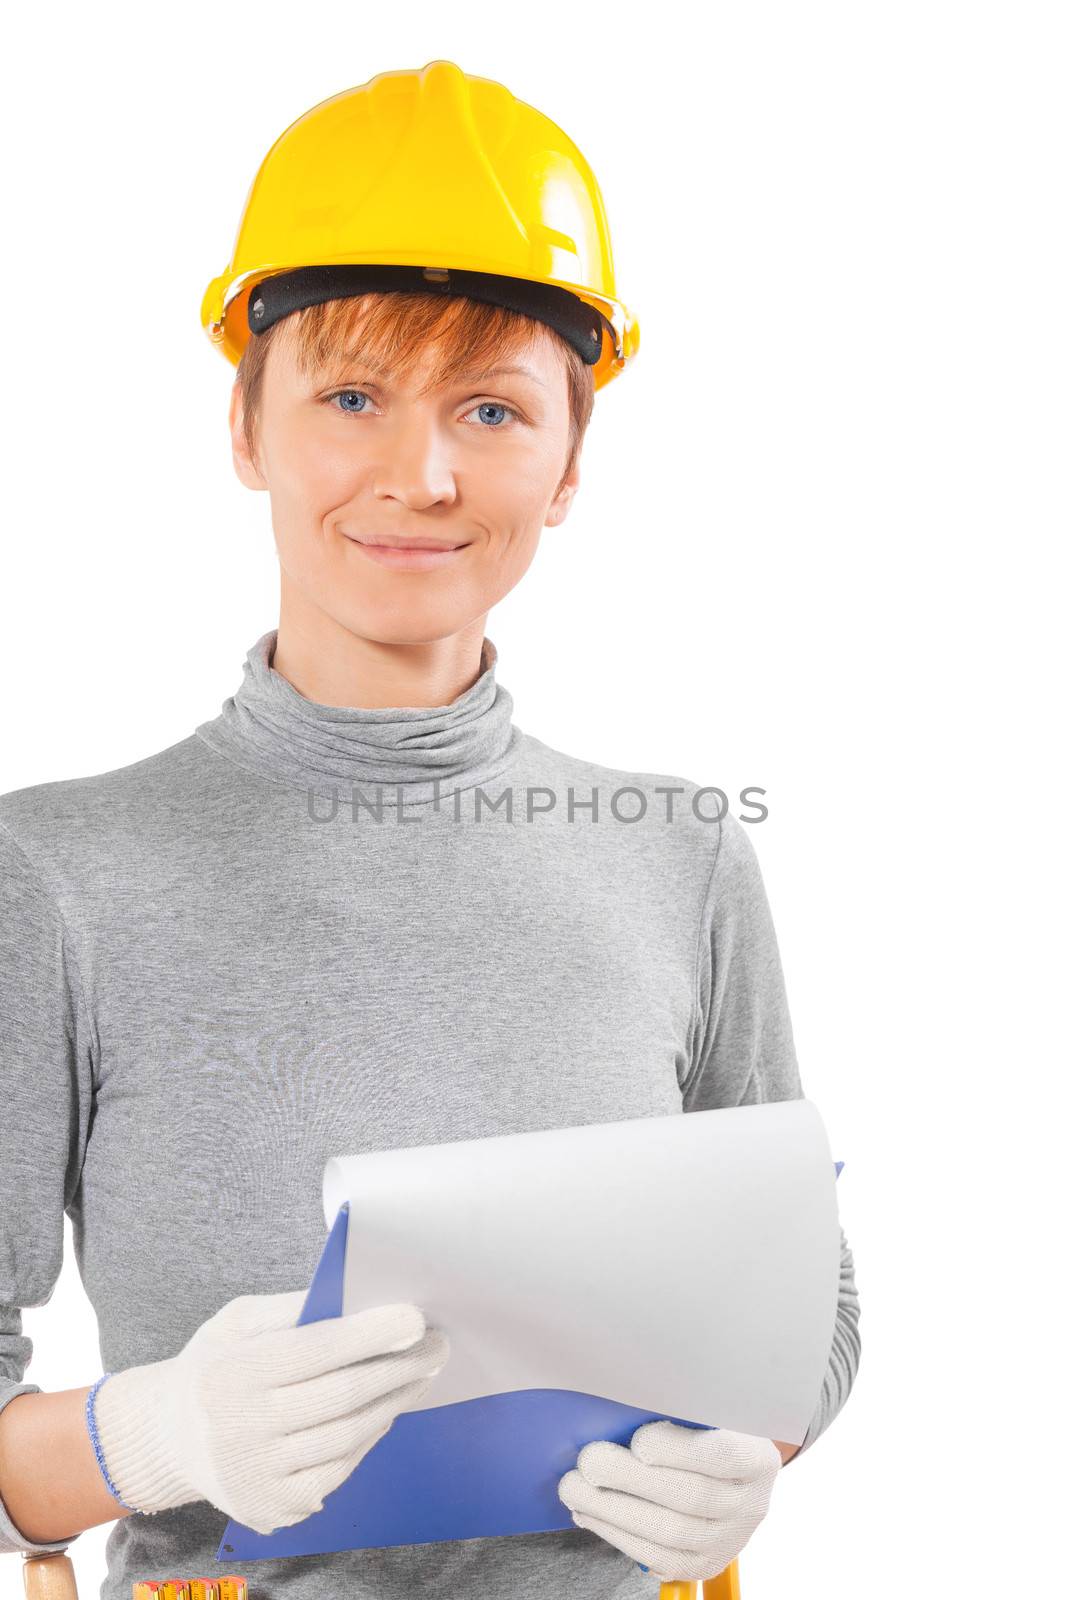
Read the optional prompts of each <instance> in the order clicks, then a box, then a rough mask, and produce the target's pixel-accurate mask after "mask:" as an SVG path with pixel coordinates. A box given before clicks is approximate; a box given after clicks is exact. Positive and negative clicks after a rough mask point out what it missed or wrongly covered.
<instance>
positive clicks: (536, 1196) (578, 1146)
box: [323, 1100, 840, 1444]
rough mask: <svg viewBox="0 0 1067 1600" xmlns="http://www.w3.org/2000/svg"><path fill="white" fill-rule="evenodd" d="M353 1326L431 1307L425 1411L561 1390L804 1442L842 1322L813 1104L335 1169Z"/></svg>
mask: <svg viewBox="0 0 1067 1600" xmlns="http://www.w3.org/2000/svg"><path fill="white" fill-rule="evenodd" d="M345 1201H348V1203H349V1208H350V1211H349V1224H348V1250H347V1255H346V1260H345V1284H344V1310H345V1313H346V1314H347V1313H350V1312H352V1311H359V1310H363V1309H365V1308H367V1307H370V1306H374V1305H384V1304H387V1303H390V1302H395V1301H401V1300H405V1301H412V1302H414V1304H416V1305H419V1306H421V1307H422V1309H423V1311H424V1312H425V1314H426V1320H427V1323H428V1325H430V1326H433V1327H440V1328H443V1329H444V1330H445V1331H446V1333H447V1334H448V1336H449V1340H450V1342H451V1347H452V1353H451V1356H450V1358H449V1360H448V1363H447V1364H446V1366H445V1368H444V1370H443V1371H442V1372H441V1373H440V1374H439V1375H438V1377H436V1378H435V1379H434V1381H433V1384H432V1385H431V1388H430V1390H429V1391H428V1393H427V1394H426V1396H425V1397H424V1398H423V1399H422V1400H421V1401H420V1402H419V1407H420V1410H425V1409H429V1408H430V1407H433V1406H443V1405H451V1404H453V1403H455V1402H456V1401H461V1400H470V1399H474V1398H477V1397H479V1396H482V1395H492V1394H501V1393H505V1392H509V1391H512V1390H517V1389H570V1390H574V1391H577V1392H579V1393H583V1394H592V1395H600V1396H604V1397H606V1398H608V1399H612V1400H617V1401H621V1402H622V1403H623V1404H627V1405H631V1406H635V1407H639V1408H642V1409H647V1410H654V1411H659V1412H662V1413H663V1414H665V1415H667V1414H669V1415H671V1416H675V1417H680V1418H685V1419H687V1420H688V1421H691V1422H698V1423H703V1424H704V1425H714V1426H717V1427H723V1428H735V1429H739V1430H740V1431H741V1432H744V1433H752V1434H758V1435H760V1436H762V1437H765V1438H772V1439H780V1440H782V1441H783V1442H785V1443H790V1444H799V1443H801V1441H802V1440H803V1437H804V1433H805V1431H806V1429H807V1426H808V1423H809V1422H810V1420H811V1418H812V1416H813V1414H814V1412H815V1409H816V1406H817V1404H818V1400H819V1392H820V1389H821V1385H822V1381H823V1378H824V1376H825V1373H826V1368H827V1363H828V1361H829V1356H830V1346H831V1342H832V1338H833V1331H834V1324H835V1319H836V1310H837V1292H838V1271H839V1263H840V1237H839V1223H838V1213H837V1195H836V1184H835V1174H834V1165H833V1160H832V1158H831V1154H830V1147H829V1144H828V1142H827V1138H826V1133H825V1130H824V1127H823V1123H822V1119H821V1118H820V1116H819V1113H818V1111H817V1110H816V1108H815V1106H814V1105H813V1104H812V1102H811V1101H810V1100H786V1101H776V1102H774V1103H771V1104H768V1105H758V1106H738V1107H730V1108H728V1109H725V1110H719V1111H696V1112H689V1113H685V1114H678V1115H675V1116H665V1117H643V1118H632V1119H629V1120H627V1121H624V1122H610V1123H592V1124H587V1125H584V1126H580V1127H574V1128H555V1129H548V1130H545V1131H540V1132H536V1133H518V1134H511V1135H507V1136H503V1137H495V1138H489V1139H468V1140H458V1141H455V1142H452V1143H448V1144H437V1145H418V1146H415V1147H413V1148H411V1149H405V1150H386V1151H372V1152H368V1153H365V1154H361V1155H352V1156H341V1157H334V1158H332V1159H331V1160H330V1161H329V1162H328V1163H327V1166H326V1170H325V1173H324V1176H323V1207H324V1210H325V1214H326V1221H327V1224H328V1225H332V1223H333V1220H334V1218H335V1217H336V1215H337V1211H338V1209H339V1208H340V1206H341V1205H342V1204H343V1203H344V1202H345Z"/></svg>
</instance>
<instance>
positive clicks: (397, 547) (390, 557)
mask: <svg viewBox="0 0 1067 1600" xmlns="http://www.w3.org/2000/svg"><path fill="white" fill-rule="evenodd" d="M345 538H346V539H348V540H349V543H350V544H353V545H355V547H356V549H357V550H359V551H361V552H362V554H363V556H364V557H365V558H366V559H367V560H368V561H374V562H376V563H377V565H378V566H380V567H389V568H391V569H392V570H393V571H394V572H429V571H432V569H433V568H435V567H443V566H448V565H449V564H450V563H453V562H456V561H459V560H460V559H461V558H462V555H463V551H464V550H466V549H467V548H468V546H467V545H465V544H457V545H449V544H442V543H440V542H438V541H432V542H430V543H427V544H418V543H416V542H414V541H412V542H409V543H407V544H403V543H397V544H373V543H371V542H370V541H369V540H368V541H365V540H363V539H352V538H349V535H348V534H346V535H345Z"/></svg>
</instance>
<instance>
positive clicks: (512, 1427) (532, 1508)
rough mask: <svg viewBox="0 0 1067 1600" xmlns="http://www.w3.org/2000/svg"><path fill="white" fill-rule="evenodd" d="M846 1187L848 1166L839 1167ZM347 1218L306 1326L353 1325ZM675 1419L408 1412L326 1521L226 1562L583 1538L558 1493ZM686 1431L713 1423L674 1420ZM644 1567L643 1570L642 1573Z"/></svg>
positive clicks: (592, 1411) (502, 1401)
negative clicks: (597, 1462) (603, 1443)
mask: <svg viewBox="0 0 1067 1600" xmlns="http://www.w3.org/2000/svg"><path fill="white" fill-rule="evenodd" d="M834 1166H835V1168H836V1175H837V1176H838V1177H839V1176H840V1174H841V1169H842V1167H843V1166H844V1162H843V1161H835V1162H834ZM347 1237H348V1206H347V1204H345V1205H342V1207H341V1208H340V1210H339V1211H338V1213H337V1216H336V1218H335V1219H334V1224H333V1227H332V1228H331V1230H330V1233H329V1236H328V1238H327V1240H326V1244H325V1246H324V1248H323V1252H322V1255H321V1257H320V1258H319V1264H318V1266H317V1267H316V1269H315V1276H314V1278H313V1279H312V1282H311V1287H310V1289H309V1290H308V1295H307V1299H306V1300H305V1302H304V1307H303V1310H302V1311H301V1313H300V1318H299V1321H298V1323H297V1326H298V1327H302V1326H303V1325H304V1324H305V1323H308V1322H320V1321H322V1320H323V1319H324V1318H326V1317H339V1316H341V1315H343V1290H344V1264H345V1244H346V1240H347ZM662 1416H664V1413H663V1412H661V1411H642V1410H639V1409H637V1408H635V1407H634V1406H627V1405H623V1404H621V1403H620V1402H618V1401H616V1400H606V1399H604V1398H603V1397H602V1396H600V1395H593V1394H578V1393H575V1391H574V1390H571V1389H521V1390H516V1391H513V1392H511V1393H508V1394H495V1395H484V1396H481V1397H480V1398H478V1399H476V1400H464V1401H460V1402H458V1403H457V1404H455V1405H446V1406H434V1407H431V1408H430V1409H429V1410H427V1411H403V1412H401V1413H400V1414H399V1416H397V1418H396V1419H395V1421H394V1423H393V1425H392V1427H391V1428H390V1429H389V1432H388V1433H387V1434H385V1435H384V1437H383V1438H381V1439H379V1441H378V1443H377V1444H376V1445H374V1446H373V1448H372V1449H371V1450H370V1451H369V1452H368V1453H367V1455H365V1456H364V1457H363V1459H362V1461H360V1462H359V1464H358V1465H357V1466H356V1467H355V1468H354V1469H353V1471H352V1473H351V1475H350V1476H349V1477H348V1478H346V1479H345V1481H344V1483H342V1484H339V1485H338V1487H337V1488H336V1489H335V1490H334V1491H333V1492H332V1494H329V1495H327V1497H326V1499H325V1500H324V1502H323V1505H322V1509H321V1511H316V1512H315V1513H314V1514H313V1515H312V1516H310V1517H306V1518H305V1519H304V1521H303V1522H298V1523H295V1524H294V1525H293V1526H292V1527H288V1528H278V1529H276V1530H275V1532H273V1533H269V1534H263V1533H256V1532H255V1531H254V1530H253V1529H251V1528H246V1527H245V1526H244V1524H243V1523H240V1522H233V1521H231V1522H229V1523H228V1524H227V1526H226V1531H225V1533H224V1534H223V1536H222V1540H221V1542H220V1544H219V1548H218V1550H217V1552H216V1555H215V1559H216V1561H225V1562H229V1563H230V1564H231V1565H233V1564H234V1563H235V1562H236V1561H265V1560H268V1559H270V1560H277V1559H278V1558H279V1557H287V1556H311V1555H326V1554H328V1553H330V1552H333V1551H338V1550H366V1549H377V1548H381V1547H384V1546H390V1545H405V1544H434V1543H437V1542H439V1541H441V1540H446V1539H483V1538H494V1537H501V1536H504V1535H507V1534H517V1533H550V1532H553V1531H557V1530H560V1529H566V1528H573V1527H574V1522H573V1520H572V1517H571V1513H570V1511H569V1509H568V1508H567V1507H566V1506H565V1505H564V1504H563V1502H562V1500H561V1499H560V1498H559V1494H558V1492H557V1486H558V1484H559V1480H560V1478H562V1477H563V1475H564V1473H566V1472H569V1471H570V1470H571V1469H572V1468H573V1467H574V1465H575V1463H576V1461H577V1459H578V1455H579V1453H580V1451H581V1450H582V1449H583V1447H584V1446H585V1445H587V1444H589V1443H590V1441H591V1440H594V1439H609V1440H611V1441H612V1442H613V1443H615V1444H629V1442H630V1439H631V1438H632V1437H633V1434H634V1432H635V1430H636V1429H637V1428H639V1427H641V1425H642V1424H643V1423H645V1422H655V1421H657V1420H658V1419H659V1418H661V1417H662ZM667 1420H668V1421H671V1422H677V1423H679V1424H680V1425H681V1426H683V1427H687V1428H703V1427H706V1426H707V1424H706V1423H701V1422H693V1421H691V1420H690V1419H689V1418H686V1417H673V1416H672V1417H668V1419H667ZM638 1564H639V1565H640V1563H638Z"/></svg>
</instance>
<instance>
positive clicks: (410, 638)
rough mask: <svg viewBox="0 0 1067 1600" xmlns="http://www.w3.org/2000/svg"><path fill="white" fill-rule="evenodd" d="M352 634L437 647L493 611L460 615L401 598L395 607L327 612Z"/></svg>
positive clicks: (378, 640)
mask: <svg viewBox="0 0 1067 1600" xmlns="http://www.w3.org/2000/svg"><path fill="white" fill-rule="evenodd" d="M323 609H324V610H326V611H328V612H329V614H330V615H331V616H332V617H333V618H334V620H335V621H337V622H339V623H340V624H341V626H342V627H343V628H347V629H348V631H349V633H354V634H355V635H356V636H357V638H360V639H373V640H374V641H375V643H377V644H434V643H436V641H437V640H438V639H449V638H451V637H452V636H453V635H454V634H457V633H459V632H460V631H461V630H462V629H463V628H467V627H469V626H470V625H471V623H472V622H474V620H475V619H476V618H481V617H482V616H484V615H485V612H486V611H487V610H488V609H489V603H488V602H487V604H486V605H485V606H484V607H483V608H482V610H480V611H479V610H474V611H472V612H469V613H468V612H467V611H458V610H456V608H455V607H454V606H447V605H441V604H437V605H434V604H432V603H428V602H424V603H423V604H421V605H413V604H412V601H411V598H410V596H409V597H406V598H403V597H402V598H398V600H397V602H396V604H395V605H384V604H383V605H380V606H374V607H369V606H367V605H365V604H363V605H359V606H354V607H353V608H352V609H351V610H348V609H347V608H344V607H338V606H337V603H336V599H334V601H333V604H332V605H329V606H326V607H324V608H323Z"/></svg>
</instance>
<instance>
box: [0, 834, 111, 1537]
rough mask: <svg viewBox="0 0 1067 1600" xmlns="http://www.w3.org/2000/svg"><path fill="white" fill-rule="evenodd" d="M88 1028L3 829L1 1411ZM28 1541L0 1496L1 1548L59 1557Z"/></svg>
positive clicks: (61, 929)
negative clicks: (47, 1553) (48, 1553)
mask: <svg viewBox="0 0 1067 1600" xmlns="http://www.w3.org/2000/svg"><path fill="white" fill-rule="evenodd" d="M90 1038H91V1025H90V1019H89V1016H88V1013H87V1011H86V1007H85V1004H84V998H83V995H82V986H81V977H80V974H79V971H78V966H77V961H76V958H75V954H74V951H73V948H72V945H71V941H70V937H69V933H68V931H67V928H66V925H65V923H64V920H63V917H62V915H61V913H60V910H59V907H58V905H57V903H56V900H55V898H54V896H53V895H51V894H50V893H49V891H48V889H47V887H46V886H45V884H44V882H43V881H42V879H41V877H40V875H39V873H38V872H37V870H36V868H35V867H34V865H33V863H32V862H31V861H30V859H29V857H28V856H27V855H26V853H25V852H24V850H23V849H22V847H21V846H20V845H19V843H18V842H17V841H16V839H15V838H14V836H13V834H12V833H11V832H10V830H9V829H8V828H7V826H6V825H5V824H4V823H2V822H0V1106H2V1108H3V1115H2V1116H0V1411H2V1410H3V1408H4V1407H5V1406H6V1405H7V1404H8V1403H9V1402H10V1401H11V1400H14V1399H15V1397H16V1396H17V1395H21V1394H39V1393H40V1385H39V1384H35V1383H25V1382H23V1381H22V1380H23V1376H24V1374H25V1371H26V1368H27V1366H28V1365H29V1362H30V1357H31V1355H32V1344H31V1341H30V1340H29V1339H28V1338H27V1337H26V1336H25V1335H24V1334H23V1332H22V1308H23V1307H24V1306H43V1305H45V1304H47V1302H48V1300H49V1299H50V1298H51V1295H52V1292H53V1290H54V1288H55V1285H56V1280H57V1279H58V1277H59V1273H60V1269H61V1267H62V1265H63V1218H64V1215H65V1213H66V1210H67V1207H68V1206H69V1204H70V1203H71V1201H72V1200H73V1198H74V1195H75V1194H76V1192H77V1189H78V1185H79V1183H80V1181H81V1168H82V1161H83V1159H84V1156H85V1147H86V1141H87V1138H88V1127H89V1122H90V1116H91V1110H92V1050H91V1047H90ZM74 1537H76V1536H75V1535H71V1538H68V1539H62V1540H56V1541H54V1542H52V1543H47V1544H38V1543H35V1542H34V1541H32V1540H30V1539H26V1538H24V1537H23V1535H22V1534H21V1533H20V1532H19V1530H18V1528H17V1527H16V1526H15V1524H14V1523H13V1522H12V1520H11V1518H10V1516H9V1515H8V1513H7V1510H6V1508H5V1506H4V1504H3V1501H2V1500H0V1552H6V1553H13V1552H19V1551H21V1552H25V1553H38V1552H40V1553H44V1552H46V1551H50V1550H64V1549H66V1547H67V1546H68V1545H69V1544H70V1543H71V1540H72V1539H73V1538H74Z"/></svg>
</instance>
